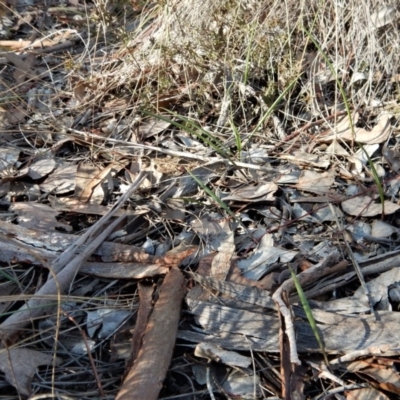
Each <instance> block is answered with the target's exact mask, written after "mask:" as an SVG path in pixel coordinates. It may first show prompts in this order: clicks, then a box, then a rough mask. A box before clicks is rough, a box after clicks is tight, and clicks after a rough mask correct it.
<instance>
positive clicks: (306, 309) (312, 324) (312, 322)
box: [289, 265, 329, 367]
mask: <svg viewBox="0 0 400 400" xmlns="http://www.w3.org/2000/svg"><path fill="white" fill-rule="evenodd" d="M289 270H290V273H291V275H292V278H293V281H294V285H295V286H296V290H297V294H298V295H299V298H300V301H301V305H302V306H303V309H304V312H305V313H306V316H307V319H308V323H309V324H310V327H311V329H312V331H313V333H314V336H315V339H317V342H318V345H319V348H320V349H321V352H322V355H323V357H324V361H325V364H326V365H327V366H328V367H329V361H328V356H327V354H326V351H325V346H324V343H323V342H322V339H321V336H320V335H319V332H318V328H317V323H316V322H315V319H314V316H313V314H312V311H311V307H310V304H309V303H308V300H307V297H306V295H305V294H304V291H303V288H302V287H301V284H300V281H299V280H298V278H297V276H296V274H295V272H294V271H293V269H292V268H291V267H290V265H289Z"/></svg>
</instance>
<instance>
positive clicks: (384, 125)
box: [317, 113, 392, 144]
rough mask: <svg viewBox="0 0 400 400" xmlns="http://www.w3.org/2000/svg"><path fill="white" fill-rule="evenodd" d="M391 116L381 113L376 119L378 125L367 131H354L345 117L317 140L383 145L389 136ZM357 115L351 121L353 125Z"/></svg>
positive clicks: (358, 129)
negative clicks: (339, 140)
mask: <svg viewBox="0 0 400 400" xmlns="http://www.w3.org/2000/svg"><path fill="white" fill-rule="evenodd" d="M391 118H392V115H391V114H387V113H383V114H381V115H380V117H379V119H378V123H377V124H376V125H375V126H374V127H373V128H372V129H371V130H370V131H367V130H366V129H364V128H357V127H354V131H353V130H352V129H351V126H350V120H349V118H348V117H347V116H346V117H344V118H343V119H342V120H341V121H340V122H338V123H337V125H336V127H335V128H334V129H333V131H332V132H331V133H330V134H328V135H326V136H323V137H320V138H318V139H317V140H318V141H319V142H330V141H332V140H338V139H341V140H347V141H352V140H355V141H356V142H360V143H365V144H376V143H383V142H384V141H385V140H387V138H388V137H389V134H390V119H391ZM357 120H358V114H356V116H355V117H354V119H353V121H352V122H353V125H355V124H356V123H357Z"/></svg>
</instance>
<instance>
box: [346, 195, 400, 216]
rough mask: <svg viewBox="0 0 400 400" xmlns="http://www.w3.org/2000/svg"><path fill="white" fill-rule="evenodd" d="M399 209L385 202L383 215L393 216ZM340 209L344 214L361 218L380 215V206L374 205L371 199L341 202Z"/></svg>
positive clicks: (389, 202) (393, 204)
mask: <svg viewBox="0 0 400 400" xmlns="http://www.w3.org/2000/svg"><path fill="white" fill-rule="evenodd" d="M399 208H400V206H399V205H397V204H395V203H392V202H391V201H389V200H386V201H385V203H384V209H385V214H393V213H394V212H396V211H397V210H398V209H399ZM342 209H343V211H344V212H345V213H346V214H349V215H353V216H362V217H374V216H375V215H380V214H382V211H383V210H382V204H380V203H375V202H374V200H373V199H371V197H368V196H358V197H354V198H352V199H349V200H345V201H343V202H342Z"/></svg>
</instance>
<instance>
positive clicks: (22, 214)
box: [10, 202, 72, 232]
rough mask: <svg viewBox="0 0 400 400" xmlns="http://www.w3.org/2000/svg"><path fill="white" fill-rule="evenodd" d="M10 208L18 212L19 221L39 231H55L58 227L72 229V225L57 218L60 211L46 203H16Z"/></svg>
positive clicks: (22, 224) (26, 226)
mask: <svg viewBox="0 0 400 400" xmlns="http://www.w3.org/2000/svg"><path fill="white" fill-rule="evenodd" d="M10 210H11V211H13V212H15V213H16V214H17V216H18V217H17V219H18V223H19V224H20V225H21V226H24V227H25V228H28V229H35V230H38V231H44V232H49V231H54V230H55V229H56V228H62V229H65V230H66V231H71V230H72V227H71V226H69V225H66V224H63V223H61V222H59V221H57V220H56V216H57V215H58V214H59V212H58V211H56V210H53V209H52V208H51V207H50V206H48V205H46V204H39V203H32V202H25V203H14V204H13V205H12V206H11V207H10Z"/></svg>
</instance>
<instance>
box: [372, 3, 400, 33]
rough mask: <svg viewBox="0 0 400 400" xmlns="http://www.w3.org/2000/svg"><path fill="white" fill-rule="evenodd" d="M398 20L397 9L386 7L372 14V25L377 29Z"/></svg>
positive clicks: (390, 6)
mask: <svg viewBox="0 0 400 400" xmlns="http://www.w3.org/2000/svg"><path fill="white" fill-rule="evenodd" d="M395 19H396V7H395V6H392V5H385V6H383V7H381V8H380V9H379V10H378V11H377V12H374V13H373V14H371V23H372V25H373V27H374V28H375V29H378V28H381V27H382V26H385V25H388V24H390V23H392V22H393V21H394V20H395Z"/></svg>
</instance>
